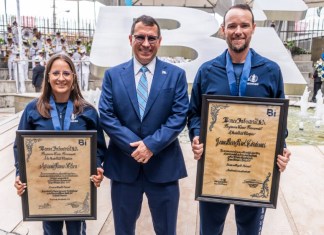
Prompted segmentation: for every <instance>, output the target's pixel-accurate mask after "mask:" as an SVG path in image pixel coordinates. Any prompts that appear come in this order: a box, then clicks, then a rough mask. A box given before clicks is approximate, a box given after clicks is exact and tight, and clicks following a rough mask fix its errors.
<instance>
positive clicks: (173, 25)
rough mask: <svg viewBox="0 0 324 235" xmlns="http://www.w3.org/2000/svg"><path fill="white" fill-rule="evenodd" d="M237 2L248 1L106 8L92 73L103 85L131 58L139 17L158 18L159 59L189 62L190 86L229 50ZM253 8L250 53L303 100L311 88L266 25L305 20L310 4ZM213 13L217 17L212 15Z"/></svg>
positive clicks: (263, 1) (257, 2)
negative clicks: (274, 66)
mask: <svg viewBox="0 0 324 235" xmlns="http://www.w3.org/2000/svg"><path fill="white" fill-rule="evenodd" d="M175 2H177V3H178V5H177V4H175ZM190 2H191V5H193V4H194V3H195V4H194V6H192V7H187V6H189V5H190V4H189V3H190ZM213 2H214V5H213V4H212V3H213ZM238 2H245V1H238V0H236V1H231V0H218V1H217V0H214V1H206V0H195V1H188V0H182V1H170V0H169V1H163V0H159V1H157V0H139V1H135V4H133V5H134V6H105V7H102V8H101V9H100V12H99V16H98V20H97V25H96V32H95V35H94V39H93V44H92V49H91V55H90V60H91V63H92V65H91V72H92V74H93V75H94V76H95V77H96V78H97V79H102V78H103V74H104V71H105V70H106V69H107V68H110V67H112V66H115V65H118V64H120V63H122V62H124V61H127V60H128V59H130V58H131V56H132V49H131V46H130V45H129V41H128V35H129V34H130V28H131V25H132V22H133V20H134V19H135V18H137V17H138V16H140V15H143V14H147V15H151V16H153V17H154V18H156V19H157V20H158V22H159V24H160V26H161V32H162V44H161V47H160V50H159V53H158V56H163V57H183V58H186V59H188V60H189V62H188V61H187V62H181V63H177V66H179V67H181V68H183V69H184V70H185V71H186V74H187V79H188V83H189V85H190V84H191V83H192V82H193V80H194V77H195V74H196V72H197V70H198V68H199V66H200V65H201V64H202V63H203V62H205V61H207V60H210V59H212V58H214V57H216V56H218V55H219V54H220V53H222V52H223V51H224V49H225V48H226V47H227V45H226V42H225V41H224V40H223V38H222V35H221V34H220V33H219V29H220V25H221V23H222V22H221V19H222V14H224V12H225V11H226V10H227V9H228V8H229V7H230V6H231V5H232V4H235V3H238ZM198 3H201V4H203V3H205V5H197V4H198ZM249 3H250V4H251V5H252V8H253V12H254V15H255V21H256V23H257V28H256V31H255V35H254V37H253V39H252V42H251V47H252V48H254V49H255V50H256V51H258V52H259V53H260V54H261V55H263V56H266V57H268V58H270V59H272V60H274V61H276V62H277V63H278V64H279V65H280V68H281V70H282V74H283V78H284V83H285V92H286V94H287V95H301V94H302V93H303V91H304V89H305V86H306V82H305V79H304V78H303V76H302V74H301V73H300V71H299V70H298V68H297V66H296V65H295V63H294V61H293V60H292V58H291V55H290V54H289V52H288V51H287V49H286V48H285V46H284V45H283V43H282V41H281V40H280V38H279V37H278V35H277V33H276V32H275V30H274V28H272V27H269V25H265V22H269V20H271V21H272V20H273V21H274V20H285V21H287V20H288V21H297V20H300V19H303V18H304V16H305V14H306V10H307V6H306V4H305V3H304V2H303V1H302V0H272V1H268V0H254V1H249ZM206 4H209V5H206ZM170 5H171V6H170ZM184 6H185V7H184ZM211 10H212V11H214V13H213V14H211V13H209V12H210V11H211ZM217 19H218V20H217Z"/></svg>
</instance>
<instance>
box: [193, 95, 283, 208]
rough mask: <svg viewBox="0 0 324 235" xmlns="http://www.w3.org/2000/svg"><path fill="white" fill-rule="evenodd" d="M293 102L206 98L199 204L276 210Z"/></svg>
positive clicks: (202, 130)
mask: <svg viewBox="0 0 324 235" xmlns="http://www.w3.org/2000/svg"><path fill="white" fill-rule="evenodd" d="M287 113H288V100H286V99H270V98H248V97H232V96H211V95H203V100H202V116H201V129H200V140H201V142H202V143H204V153H203V155H202V158H201V160H199V161H198V168H197V180H196V199H197V200H200V201H211V202H221V203H232V204H239V205H249V206H258V207H269V208H276V203H277V197H278V189H279V178H280V172H279V168H278V167H277V164H276V162H277V156H278V154H282V152H283V148H284V139H285V135H286V126H287Z"/></svg>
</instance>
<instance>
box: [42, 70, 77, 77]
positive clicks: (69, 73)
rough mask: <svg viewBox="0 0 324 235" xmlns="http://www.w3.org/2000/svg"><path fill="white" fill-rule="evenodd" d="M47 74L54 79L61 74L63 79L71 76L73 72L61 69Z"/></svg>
mask: <svg viewBox="0 0 324 235" xmlns="http://www.w3.org/2000/svg"><path fill="white" fill-rule="evenodd" d="M48 74H49V75H52V76H53V77H54V78H55V79H58V78H59V77H60V75H61V74H62V76H63V77H64V78H65V79H68V78H71V77H72V75H73V74H74V73H72V72H71V71H62V72H61V71H53V72H51V73H48Z"/></svg>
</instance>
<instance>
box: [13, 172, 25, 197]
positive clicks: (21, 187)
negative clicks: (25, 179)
mask: <svg viewBox="0 0 324 235" xmlns="http://www.w3.org/2000/svg"><path fill="white" fill-rule="evenodd" d="M14 186H15V188H16V189H17V194H18V195H19V196H21V195H23V193H24V192H25V190H26V188H27V185H26V183H22V182H21V181H20V177H19V176H17V177H16V180H15V184H14Z"/></svg>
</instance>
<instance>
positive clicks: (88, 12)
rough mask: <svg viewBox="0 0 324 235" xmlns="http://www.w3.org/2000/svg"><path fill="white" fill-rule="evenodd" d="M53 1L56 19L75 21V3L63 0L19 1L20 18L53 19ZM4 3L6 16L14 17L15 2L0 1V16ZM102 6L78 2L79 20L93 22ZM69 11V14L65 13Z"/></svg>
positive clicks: (97, 3)
mask: <svg viewBox="0 0 324 235" xmlns="http://www.w3.org/2000/svg"><path fill="white" fill-rule="evenodd" d="M54 1H55V6H56V7H55V13H56V17H57V18H64V19H75V20H76V19H77V15H78V13H77V9H78V7H77V1H64V0H19V4H20V15H21V16H42V17H45V18H52V17H53V2H54ZM5 2H6V4H7V15H16V13H17V0H0V15H4V14H5ZM101 6H103V5H102V4H101V3H99V2H95V3H94V2H93V1H82V0H80V1H79V9H80V10H79V13H80V19H89V20H94V19H95V15H96V16H97V15H98V13H99V8H100V7H101ZM66 11H69V12H66Z"/></svg>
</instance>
